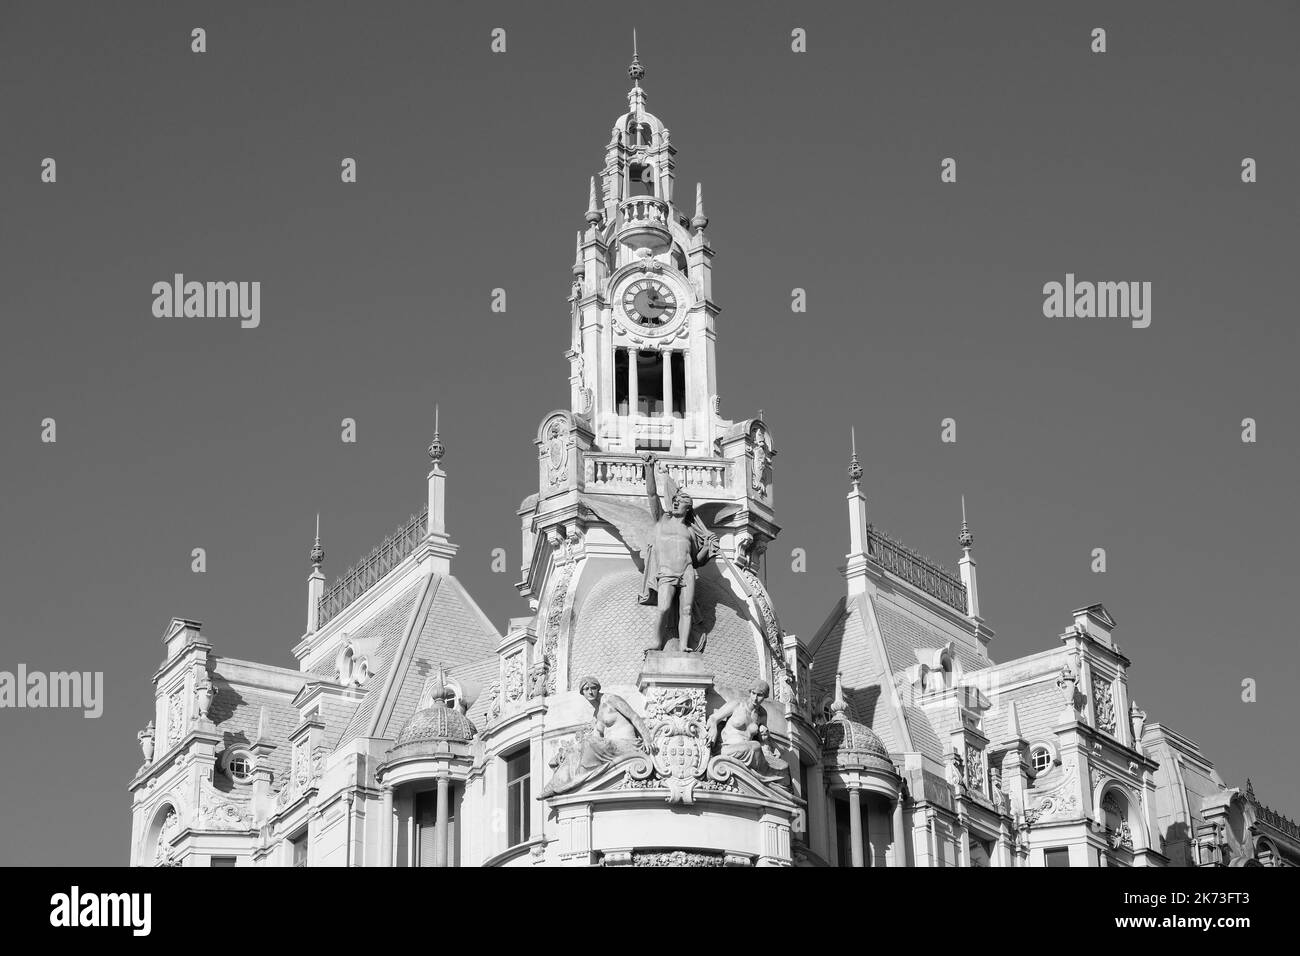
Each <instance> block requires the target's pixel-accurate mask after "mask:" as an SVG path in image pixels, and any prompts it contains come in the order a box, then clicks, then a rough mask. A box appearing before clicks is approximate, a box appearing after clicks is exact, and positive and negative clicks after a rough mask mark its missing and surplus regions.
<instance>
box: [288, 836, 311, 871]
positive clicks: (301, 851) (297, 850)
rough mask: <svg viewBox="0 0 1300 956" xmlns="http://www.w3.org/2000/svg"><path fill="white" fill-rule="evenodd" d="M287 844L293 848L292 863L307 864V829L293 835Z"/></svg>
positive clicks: (295, 864) (297, 864)
mask: <svg viewBox="0 0 1300 956" xmlns="http://www.w3.org/2000/svg"><path fill="white" fill-rule="evenodd" d="M289 845H290V846H291V847H292V848H293V854H292V855H293V865H294V866H306V865H307V831H306V830H304V831H303V832H302V833H299V834H298V835H297V836H296V837H293V838H292V839H291V840H290V841H289Z"/></svg>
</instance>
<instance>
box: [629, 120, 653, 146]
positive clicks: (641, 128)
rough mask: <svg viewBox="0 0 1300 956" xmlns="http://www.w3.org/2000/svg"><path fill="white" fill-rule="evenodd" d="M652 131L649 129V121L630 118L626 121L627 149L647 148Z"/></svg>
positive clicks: (651, 137)
mask: <svg viewBox="0 0 1300 956" xmlns="http://www.w3.org/2000/svg"><path fill="white" fill-rule="evenodd" d="M653 138H654V133H653V132H651V130H650V124H649V123H638V122H637V121H636V120H634V119H631V120H628V121H627V145H628V148H629V149H648V148H649V146H650V142H651V140H652V139H653Z"/></svg>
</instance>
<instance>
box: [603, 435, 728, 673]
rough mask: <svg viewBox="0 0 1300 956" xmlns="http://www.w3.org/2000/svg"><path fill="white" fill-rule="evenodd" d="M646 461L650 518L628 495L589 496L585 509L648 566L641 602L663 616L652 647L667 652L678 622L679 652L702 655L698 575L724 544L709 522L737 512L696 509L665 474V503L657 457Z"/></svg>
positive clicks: (709, 505) (712, 505)
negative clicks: (697, 631)
mask: <svg viewBox="0 0 1300 956" xmlns="http://www.w3.org/2000/svg"><path fill="white" fill-rule="evenodd" d="M641 458H642V460H643V461H644V462H645V483H646V501H647V502H648V503H649V505H650V510H649V512H647V511H646V509H645V508H644V507H642V506H641V505H639V504H637V503H635V501H634V499H632V498H631V497H630V496H623V495H608V494H602V495H583V497H582V503H583V505H584V506H585V507H586V508H588V509H589V510H591V511H592V512H594V513H595V514H596V516H597V517H599V518H600V519H602V520H604V521H607V522H609V523H610V524H611V525H613V526H614V529H615V530H616V531H617V532H618V534H619V537H621V538H622V539H623V543H624V544H626V545H627V547H628V550H629V551H631V552H632V553H633V554H634V555H638V556H639V557H640V558H641V560H642V561H643V562H644V568H643V576H642V579H641V593H640V595H639V597H638V601H639V602H640V603H641V604H648V605H651V606H653V607H655V608H657V609H658V611H659V614H658V616H657V618H656V622H655V632H654V636H653V640H651V641H650V642H649V646H650V647H651V648H654V649H657V650H663V649H664V647H665V646H666V645H667V644H668V642H669V641H670V640H671V639H672V632H671V628H670V623H671V622H672V621H674V620H675V621H676V622H677V641H678V648H679V649H681V650H683V651H702V650H704V640H705V635H700V637H699V639H698V640H697V641H696V642H695V644H694V645H693V646H692V643H691V620H692V611H693V610H698V609H696V608H695V584H696V569H697V568H701V567H703V566H704V565H705V564H707V563H708V562H709V561H711V560H713V559H714V558H715V557H718V556H719V554H720V552H719V550H718V538H717V536H716V535H715V534H714V533H713V532H712V531H710V530H709V528H708V525H706V524H705V521H704V516H712V518H713V520H714V522H718V521H721V520H723V519H724V518H725V517H728V516H729V515H730V514H732V513H734V512H735V510H736V508H735V506H734V505H729V504H721V503H718V502H706V503H705V504H703V505H701V506H700V507H699V508H696V507H695V502H694V501H692V500H691V496H690V495H688V494H687V493H686V492H685V491H683V490H682V489H681V488H679V487H678V486H677V483H676V482H675V481H673V479H672V476H671V475H668V474H667V473H665V474H664V485H665V488H664V499H665V500H664V501H661V500H660V497H659V487H658V482H657V477H656V475H655V469H656V466H657V464H658V460H657V459H656V457H655V455H654V454H652V453H646V454H644V455H642V456H641ZM665 505H666V507H665ZM701 617H702V615H701Z"/></svg>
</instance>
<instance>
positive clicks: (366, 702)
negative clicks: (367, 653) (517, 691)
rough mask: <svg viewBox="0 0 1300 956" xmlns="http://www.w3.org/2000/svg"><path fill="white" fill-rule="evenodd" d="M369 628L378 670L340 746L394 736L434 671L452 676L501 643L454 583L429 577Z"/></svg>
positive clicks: (411, 713)
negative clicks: (373, 636)
mask: <svg viewBox="0 0 1300 956" xmlns="http://www.w3.org/2000/svg"><path fill="white" fill-rule="evenodd" d="M369 627H370V628H373V629H375V630H377V631H378V632H379V633H380V636H381V640H380V642H379V650H378V652H377V653H376V655H375V656H376V658H377V660H378V665H377V668H376V670H375V672H374V673H373V674H372V675H371V676H370V678H369V679H368V680H367V681H366V686H367V689H368V693H367V694H366V696H365V698H364V699H363V700H362V702H361V704H360V706H358V707H357V710H356V713H354V714H353V715H352V719H351V720H350V721H348V724H347V727H346V729H345V730H344V731H343V733H342V735H341V737H340V739H339V743H340V744H344V743H347V742H349V741H351V740H353V739H355V738H357V737H388V738H391V737H393V736H395V735H396V733H397V731H398V729H399V728H401V727H402V726H403V725H404V724H406V723H407V722H408V721H409V720H410V719H411V717H412V716H414V714H415V712H416V709H417V707H418V704H419V701H420V696H421V694H422V692H423V690H424V684H425V681H426V679H427V678H428V677H429V676H430V675H431V674H433V673H434V672H435V671H436V670H437V668H438V666H439V665H442V666H443V667H445V668H447V669H448V670H451V671H453V672H454V671H455V669H456V668H457V667H458V666H459V665H465V664H471V663H475V662H478V661H482V660H483V659H484V658H486V657H490V656H491V655H492V654H493V652H494V651H495V649H496V646H497V644H498V643H499V642H500V640H501V635H500V634H499V633H498V632H497V630H496V629H495V628H494V627H493V626H492V624H491V622H490V621H488V619H487V617H486V616H484V614H483V612H482V611H481V610H480V609H479V607H478V605H477V604H475V603H474V600H473V598H471V597H470V596H469V594H468V592H466V591H465V589H464V587H463V586H462V585H461V584H460V582H459V581H457V580H456V578H454V577H452V576H451V575H442V574H434V573H431V574H427V575H425V576H423V577H422V578H420V579H419V580H418V581H416V582H415V583H413V584H412V585H411V586H410V587H408V588H407V589H406V590H405V591H403V592H402V593H401V594H399V595H397V596H396V597H395V598H394V599H393V601H392V603H391V604H390V606H389V607H388V608H385V610H384V611H383V612H381V614H380V615H378V616H377V617H376V618H375V620H374V621H373V622H372V623H371V625H369ZM367 633H370V632H369V631H367Z"/></svg>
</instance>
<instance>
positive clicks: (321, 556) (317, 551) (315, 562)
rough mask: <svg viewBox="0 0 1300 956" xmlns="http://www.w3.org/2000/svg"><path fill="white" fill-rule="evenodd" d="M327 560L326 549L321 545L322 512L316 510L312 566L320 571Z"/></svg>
mask: <svg viewBox="0 0 1300 956" xmlns="http://www.w3.org/2000/svg"><path fill="white" fill-rule="evenodd" d="M324 561H325V549H324V548H322V547H321V546H320V512H319V511H318V512H316V543H315V544H314V545H312V549H311V566H312V568H313V569H314V570H316V571H319V570H320V566H321V564H323V563H324Z"/></svg>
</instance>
